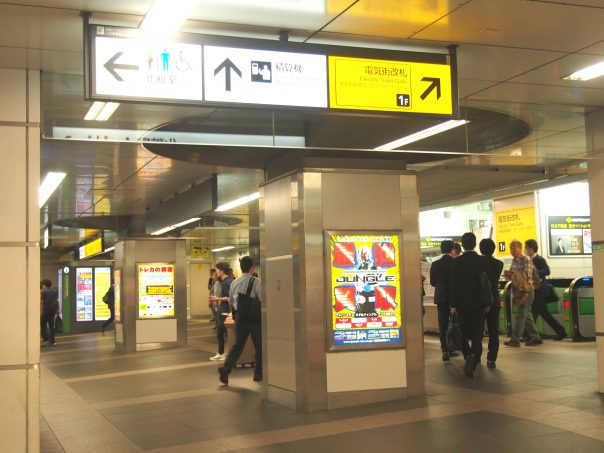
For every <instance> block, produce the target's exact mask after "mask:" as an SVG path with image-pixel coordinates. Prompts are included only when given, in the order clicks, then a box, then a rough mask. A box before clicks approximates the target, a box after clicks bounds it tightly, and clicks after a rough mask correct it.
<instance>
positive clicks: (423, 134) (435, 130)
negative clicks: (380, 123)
mask: <svg viewBox="0 0 604 453" xmlns="http://www.w3.org/2000/svg"><path fill="white" fill-rule="evenodd" d="M468 123H469V121H467V120H449V121H445V122H444V123H441V124H437V125H436V126H432V127H429V128H428V129H424V130H422V131H419V132H416V133H414V134H411V135H407V136H406V137H402V138H399V139H398V140H395V141H393V142H390V143H386V144H385V145H382V146H378V147H377V148H374V149H375V150H376V151H392V150H394V149H397V148H400V147H401V146H405V145H408V144H409V143H414V142H418V141H420V140H423V139H425V138H428V137H432V136H433V135H436V134H440V133H442V132H445V131H448V130H450V129H454V128H456V127H459V126H463V125H464V124H468Z"/></svg>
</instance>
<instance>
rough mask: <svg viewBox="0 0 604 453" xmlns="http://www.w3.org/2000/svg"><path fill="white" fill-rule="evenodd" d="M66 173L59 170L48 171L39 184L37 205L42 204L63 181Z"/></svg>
mask: <svg viewBox="0 0 604 453" xmlns="http://www.w3.org/2000/svg"><path fill="white" fill-rule="evenodd" d="M66 175H67V174H66V173H63V172H60V171H49V172H48V174H47V175H46V177H45V178H44V181H42V184H40V192H39V193H38V205H39V206H40V207H42V206H44V205H45V204H46V202H47V201H48V199H49V198H50V196H51V195H52V194H53V193H54V191H55V190H57V187H59V184H61V182H63V179H65V176H66Z"/></svg>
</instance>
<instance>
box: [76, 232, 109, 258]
mask: <svg viewBox="0 0 604 453" xmlns="http://www.w3.org/2000/svg"><path fill="white" fill-rule="evenodd" d="M103 251H104V249H103V238H102V237H100V238H97V239H95V240H94V241H90V242H89V243H88V244H84V245H83V246H81V247H80V248H79V249H78V257H79V258H80V259H81V260H83V259H86V258H90V257H91V256H94V255H98V254H99V253H103Z"/></svg>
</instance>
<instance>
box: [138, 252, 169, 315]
mask: <svg viewBox="0 0 604 453" xmlns="http://www.w3.org/2000/svg"><path fill="white" fill-rule="evenodd" d="M171 316H174V264H170V263H148V264H139V265H138V317H139V318H167V317H171Z"/></svg>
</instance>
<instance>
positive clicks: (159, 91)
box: [86, 25, 456, 116]
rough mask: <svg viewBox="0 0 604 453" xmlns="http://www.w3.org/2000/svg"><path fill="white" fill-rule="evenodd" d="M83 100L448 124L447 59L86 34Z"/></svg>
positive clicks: (137, 33) (99, 30) (126, 33)
mask: <svg viewBox="0 0 604 453" xmlns="http://www.w3.org/2000/svg"><path fill="white" fill-rule="evenodd" d="M89 30H90V33H89V41H88V42H87V45H86V49H87V56H88V57H89V58H88V61H89V64H88V65H87V71H88V73H89V77H88V78H87V80H88V81H89V82H88V93H89V97H90V98H92V99H99V100H114V101H119V100H125V101H128V100H139V101H148V102H171V103H186V104H190V105H203V104H210V105H222V104H233V105H254V106H258V107H262V106H274V107H295V108H310V109H313V108H316V109H338V110H371V111H388V112H399V113H414V114H428V115H439V116H451V115H453V114H454V113H455V106H456V90H455V89H454V86H453V85H454V74H452V72H451V64H450V61H449V60H450V58H451V57H450V56H448V55H445V54H439V53H432V54H431V53H420V52H397V51H389V50H384V49H366V48H350V47H340V46H338V47H335V46H325V45H314V44H302V43H292V42H277V41H266V40H257V39H241V38H233V37H219V36H206V35H197V34H186V33H180V34H177V35H175V37H174V38H173V39H158V38H153V39H151V38H148V37H145V36H144V34H143V33H142V32H141V30H138V29H128V28H121V27H112V26H104V25H91V26H90V29H89Z"/></svg>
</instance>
